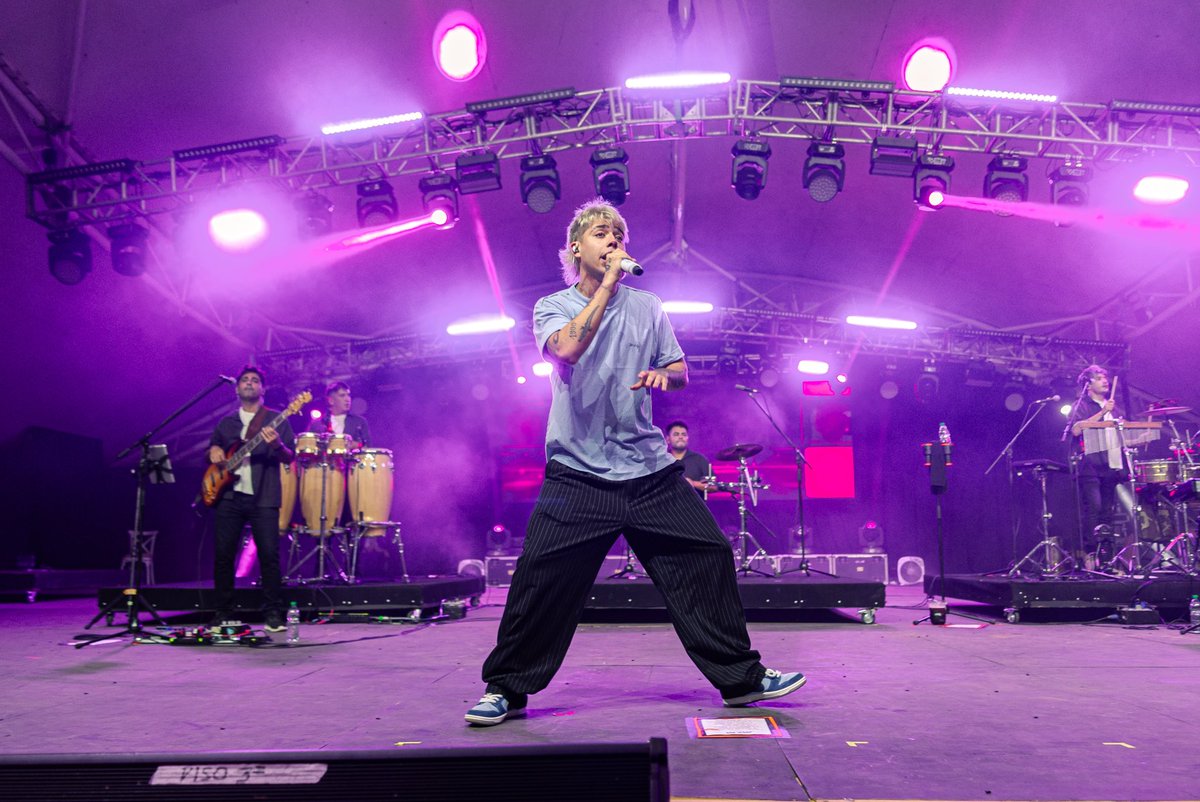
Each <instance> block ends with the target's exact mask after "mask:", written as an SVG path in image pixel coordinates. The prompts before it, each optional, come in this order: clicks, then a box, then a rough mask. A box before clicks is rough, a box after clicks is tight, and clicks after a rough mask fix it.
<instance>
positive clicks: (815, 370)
mask: <svg viewBox="0 0 1200 802" xmlns="http://www.w3.org/2000/svg"><path fill="white" fill-rule="evenodd" d="M796 370H798V371H800V372H801V373H807V374H808V375H809V376H824V375H825V374H826V373H828V372H829V363H828V362H822V361H821V360H819V359H801V360H800V361H799V362H797V363H796Z"/></svg>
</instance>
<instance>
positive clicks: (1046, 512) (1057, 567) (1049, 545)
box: [1008, 460, 1075, 577]
mask: <svg viewBox="0 0 1200 802" xmlns="http://www.w3.org/2000/svg"><path fill="white" fill-rule="evenodd" d="M1013 468H1014V469H1017V471H1018V472H1017V474H1016V475H1017V476H1021V475H1023V474H1024V473H1029V474H1032V475H1033V477H1034V479H1036V480H1037V483H1038V492H1039V494H1040V496H1041V502H1042V519H1041V523H1040V524H1039V525H1038V531H1039V532H1040V533H1041V535H1042V539H1041V540H1040V541H1039V542H1038V543H1037V544H1036V545H1035V546H1034V547H1033V548H1031V549H1030V550H1029V551H1028V552H1027V553H1026V554H1025V556H1024V557H1022V558H1021V559H1019V560H1017V562H1016V563H1015V564H1014V565H1013V567H1012V568H1010V569H1009V571H1008V575H1009V576H1010V577H1012V576H1018V575H1019V574H1020V573H1021V572H1022V571H1021V569H1022V567H1023V566H1024V565H1026V564H1027V563H1028V564H1029V565H1030V566H1031V567H1032V568H1034V569H1036V570H1037V572H1038V573H1039V574H1041V575H1042V576H1061V575H1062V574H1063V573H1064V572H1065V571H1066V570H1067V569H1069V568H1071V567H1072V566H1073V565H1074V564H1075V561H1074V559H1072V558H1071V556H1070V555H1069V554H1067V552H1066V551H1064V550H1063V548H1062V546H1060V545H1059V543H1058V538H1057V537H1055V536H1053V535H1051V534H1050V519H1051V518H1053V517H1054V515H1053V513H1051V512H1050V505H1049V501H1048V496H1047V493H1046V477H1047V476H1048V475H1049V474H1050V473H1053V472H1059V471H1063V470H1065V468H1066V466H1064V465H1062V464H1061V463H1056V462H1053V461H1051V460H1026V461H1024V462H1020V463H1013ZM1039 552H1041V554H1040V555H1039V554H1038V553H1039ZM1039 556H1040V558H1041V559H1040V561H1039V559H1038V557H1039Z"/></svg>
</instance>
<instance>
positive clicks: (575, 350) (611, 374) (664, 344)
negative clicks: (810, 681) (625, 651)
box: [466, 199, 805, 726]
mask: <svg viewBox="0 0 1200 802" xmlns="http://www.w3.org/2000/svg"><path fill="white" fill-rule="evenodd" d="M627 232H628V227H627V226H626V225H625V220H624V219H623V218H622V217H621V215H620V213H618V212H617V210H616V209H615V208H614V207H613V206H612V205H610V204H608V203H605V202H603V201H600V200H599V199H597V200H595V201H593V202H591V203H587V204H584V205H583V206H582V207H580V208H579V209H578V210H577V211H576V213H575V217H574V219H573V220H572V221H571V224H570V226H569V227H568V229H567V237H566V240H567V247H566V248H564V249H563V250H562V251H561V252H560V254H559V257H560V261H561V262H562V266H563V278H564V279H565V281H566V283H567V285H568V286H567V288H566V289H564V290H561V291H559V292H556V293H554V294H552V295H548V296H546V297H544V298H542V299H541V300H539V301H538V302H537V305H536V306H535V307H534V314H533V318H534V320H533V329H534V337H535V339H536V340H537V344H538V348H539V349H540V350H541V352H542V354H543V355H544V356H545V357H546V359H548V360H549V361H550V362H551V363H552V364H553V365H554V373H553V374H552V376H551V405H550V421H549V425H548V426H547V430H546V457H547V464H546V475H545V480H544V482H543V483H542V489H541V492H540V494H539V495H538V500H537V504H536V505H535V506H534V509H533V513H532V515H531V516H530V519H529V526H528V528H527V530H526V535H525V550H524V552H523V553H522V554H521V557H520V559H518V561H517V567H516V571H515V573H514V574H513V579H512V587H511V588H510V589H509V592H508V603H507V604H506V605H505V608H504V616H503V618H502V619H501V621H500V630H499V633H498V635H497V642H496V647H495V649H493V650H492V653H491V655H490V656H489V657H488V658H487V661H486V662H485V663H484V666H483V680H484V682H486V683H487V692H486V693H485V694H484V695H483V698H482V699H480V700H479V702H478V704H476V705H475V706H474V707H472V708H471V709H470V710H469V711H467V714H466V720H467V721H468V722H469V723H471V724H475V725H481V726H489V725H494V724H499V723H501V722H503V721H504V720H505V719H507V718H510V717H514V716H517V715H521V714H523V713H524V711H525V707H526V704H527V701H528V694H531V693H537V692H538V691H540V690H542V689H543V688H545V687H546V686H547V685H548V684H549V683H550V680H551V679H552V678H553V676H554V674H555V672H556V671H558V668H559V666H560V665H562V661H563V658H564V657H565V655H566V653H567V648H568V647H569V646H570V644H571V638H572V636H573V635H574V633H575V626H576V624H577V623H578V621H579V615H580V613H581V611H582V609H583V605H584V601H585V599H586V598H587V593H588V591H589V590H590V589H591V587H592V582H593V581H594V580H595V579H596V574H597V573H598V572H599V570H600V565H601V563H602V562H603V560H604V556H605V555H606V554H607V553H608V550H609V548H610V547H611V546H612V544H613V542H614V541H615V540H616V539H617V536H618V535H620V534H622V533H624V535H625V538H626V540H628V541H629V544H630V546H631V547H632V548H633V550H634V552H635V553H636V554H637V556H638V557H639V558H640V560H641V563H642V565H643V566H644V567H645V568H646V571H647V573H648V574H649V575H650V578H651V579H652V580H653V581H654V584H655V586H657V587H658V589H659V591H660V592H661V593H662V595H663V597H664V598H665V599H666V602H667V609H668V610H669V611H670V614H671V619H672V621H673V622H674V624H675V631H676V633H677V634H678V636H679V639H680V641H682V643H683V647H684V649H685V650H686V651H687V653H688V656H689V657H691V659H692V662H694V663H695V664H696V666H697V667H698V668H699V669H700V671H701V672H702V673H703V674H704V676H705V677H706V678H707V679H708V681H709V682H711V683H712V684H713V685H714V686H715V687H716V688H717V689H718V690H719V691H720V693H721V696H722V698H723V699H724V703H725V704H726V705H727V706H740V705H746V704H750V703H752V702H758V701H762V700H764V699H774V698H776V697H779V696H783V695H784V694H788V693H791V692H792V691H794V690H796V689H797V688H799V687H800V686H801V685H803V684H804V681H805V679H804V675H803V674H800V673H798V672H796V673H789V674H782V673H780V672H778V671H773V670H770V669H767V668H764V667H763V665H762V663H760V662H759V655H758V652H756V651H754V650H753V649H751V648H750V636H749V634H748V633H747V632H746V617H745V613H744V611H743V610H742V603H741V599H740V598H739V596H738V590H737V582H736V576H735V573H734V565H733V554H732V551H731V549H730V547H729V543H728V542H727V541H726V540H725V537H724V536H723V535H722V534H721V530H720V529H719V528H718V527H717V524H716V522H715V521H714V520H713V517H712V515H711V514H710V513H709V511H708V508H707V507H706V506H705V504H704V502H703V501H702V500H701V499H700V497H699V496H698V495H696V493H695V492H694V491H693V490H692V488H691V486H690V485H689V484H688V483H687V482H685V481H684V479H683V464H682V463H680V462H679V461H678V460H676V459H675V458H674V457H672V456H671V455H670V454H669V453H667V449H666V445H665V443H664V441H663V435H662V432H661V431H660V430H659V429H658V428H657V427H656V426H655V425H654V424H653V423H652V422H651V421H652V418H651V393H652V392H653V391H659V392H664V391H671V390H682V389H683V387H684V386H685V385H686V384H687V365H686V363H685V362H684V356H683V350H682V349H681V348H680V347H679V343H678V341H677V340H676V339H675V332H674V331H673V330H672V329H671V323H670V321H668V320H667V316H666V314H665V313H664V312H663V308H662V302H661V301H660V300H659V299H658V298H657V297H656V296H655V295H652V294H651V293H648V292H644V291H642V290H638V289H634V288H633V287H626V286H622V285H621V284H620V281H621V278H622V277H623V275H624V273H623V272H622V262H628V263H629V264H627V265H626V268H625V269H630V265H632V263H633V260H632V259H631V258H630V256H629V254H628V253H626V252H625V240H626V234H627Z"/></svg>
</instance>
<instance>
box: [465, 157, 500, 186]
mask: <svg viewBox="0 0 1200 802" xmlns="http://www.w3.org/2000/svg"><path fill="white" fill-rule="evenodd" d="M454 177H455V180H457V181H458V194H459V195H474V194H475V193H477V192H491V191H492V190H495V189H500V160H499V159H498V158H497V157H496V154H495V153H475V154H472V155H470V156H459V157H458V158H457V159H455V160H454Z"/></svg>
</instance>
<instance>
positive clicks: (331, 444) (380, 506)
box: [279, 432, 409, 584]
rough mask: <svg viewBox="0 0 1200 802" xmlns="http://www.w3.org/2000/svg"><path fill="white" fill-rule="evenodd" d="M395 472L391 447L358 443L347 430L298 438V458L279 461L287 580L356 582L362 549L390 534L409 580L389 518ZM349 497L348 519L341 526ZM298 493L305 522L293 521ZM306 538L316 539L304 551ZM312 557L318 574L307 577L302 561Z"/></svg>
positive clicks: (397, 530)
mask: <svg viewBox="0 0 1200 802" xmlns="http://www.w3.org/2000/svg"><path fill="white" fill-rule="evenodd" d="M393 474H394V463H393V461H392V452H391V451H390V450H388V449H386V448H354V447H353V443H352V441H351V440H350V438H349V437H348V436H347V435H345V434H334V433H329V434H325V433H319V432H304V433H303V434H300V435H298V436H297V437H296V461H295V462H294V463H292V464H291V465H281V466H280V478H281V479H282V482H283V504H282V506H281V507H280V508H279V528H280V530H281V531H286V532H287V534H288V536H289V538H290V540H291V546H290V548H289V550H288V568H287V571H286V574H285V576H286V578H287V580H288V581H291V582H301V583H305V582H325V581H328V580H330V579H336V580H341V581H343V582H347V583H350V584H353V583H354V582H356V581H357V578H356V576H357V571H358V562H359V556H360V551H361V550H362V548H363V547H364V546H365V545H366V544H368V543H370V544H377V543H379V542H381V540H380V539H383V538H385V537H387V536H388V535H389V534H390V536H391V545H393V546H394V547H395V548H396V550H397V552H398V554H399V558H400V569H401V571H402V573H403V578H404V581H405V582H408V581H409V580H408V567H407V565H406V564H405V561H404V541H403V539H402V538H401V536H400V523H399V522H398V521H391V520H388V516H389V514H390V511H391V507H392V494H393V492H394V478H393ZM347 496H349V502H350V504H349V507H350V520H349V522H348V523H346V524H344V525H343V524H342V514H343V508H344V507H345V506H346V499H347ZM297 498H299V500H300V514H301V517H302V518H303V519H304V523H303V525H301V524H296V525H294V526H293V525H292V516H293V514H294V513H295V510H296V500H297ZM305 537H311V538H314V540H313V542H312V545H311V547H310V548H309V550H308V551H307V552H306V553H304V554H303V556H301V554H300V553H301V551H303V538H305ZM335 538H339V540H338V541H337V544H338V545H337V548H335V547H334V546H333V543H334V542H335V541H334V539H335ZM339 553H340V556H341V561H340V562H339ZM314 557H315V558H316V573H315V574H314V575H313V576H307V577H306V576H303V575H302V574H301V572H302V570H303V568H304V566H305V565H306V564H308V562H309V561H310V560H311V559H313V558H314Z"/></svg>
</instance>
